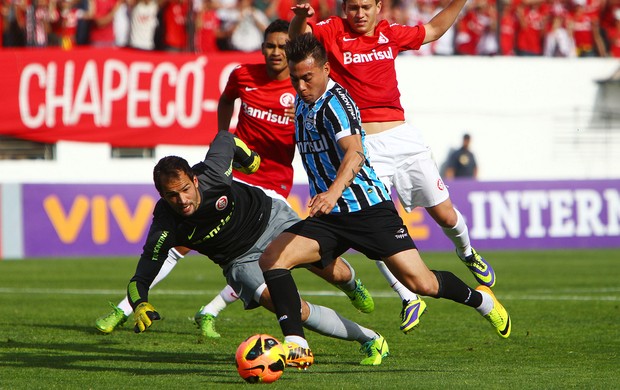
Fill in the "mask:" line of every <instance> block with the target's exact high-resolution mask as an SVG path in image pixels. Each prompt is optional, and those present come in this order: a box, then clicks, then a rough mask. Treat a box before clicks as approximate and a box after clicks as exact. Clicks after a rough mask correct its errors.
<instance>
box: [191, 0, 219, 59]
mask: <svg viewBox="0 0 620 390" xmlns="http://www.w3.org/2000/svg"><path fill="white" fill-rule="evenodd" d="M225 35H226V34H225V33H224V32H223V31H222V29H221V21H220V18H219V17H218V16H217V5H216V4H215V1H214V0H203V2H202V7H201V9H200V11H199V12H198V13H197V14H196V38H195V48H196V52H197V53H214V52H217V51H219V50H220V49H219V47H218V46H217V40H218V39H220V38H223V37H224V36H225Z"/></svg>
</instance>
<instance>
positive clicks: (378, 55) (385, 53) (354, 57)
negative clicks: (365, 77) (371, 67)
mask: <svg viewBox="0 0 620 390" xmlns="http://www.w3.org/2000/svg"><path fill="white" fill-rule="evenodd" d="M386 39H387V38H386ZM342 59H343V62H344V64H345V65H349V64H364V63H366V62H373V61H381V60H393V59H394V53H392V48H391V47H388V48H387V50H373V51H371V52H370V53H366V54H358V53H356V54H353V53H351V52H350V51H345V52H343V53H342Z"/></svg>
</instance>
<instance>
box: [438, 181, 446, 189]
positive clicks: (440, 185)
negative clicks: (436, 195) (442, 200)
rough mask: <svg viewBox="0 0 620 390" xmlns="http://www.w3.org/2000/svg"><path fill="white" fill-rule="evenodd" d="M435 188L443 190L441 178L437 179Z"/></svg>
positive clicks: (444, 186)
mask: <svg viewBox="0 0 620 390" xmlns="http://www.w3.org/2000/svg"><path fill="white" fill-rule="evenodd" d="M437 188H438V189H439V191H443V190H444V189H445V188H446V185H445V184H444V183H443V180H441V179H437Z"/></svg>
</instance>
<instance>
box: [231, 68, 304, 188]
mask: <svg viewBox="0 0 620 390" xmlns="http://www.w3.org/2000/svg"><path fill="white" fill-rule="evenodd" d="M222 95H224V96H226V97H227V98H228V99H231V100H233V99H237V98H239V99H241V109H240V111H239V122H238V123H237V130H236V132H235V134H237V136H238V137H239V138H241V139H242V140H243V141H244V142H245V143H246V144H247V145H248V147H250V149H252V150H254V151H255V152H256V153H258V154H259V155H260V157H261V164H260V169H259V171H258V172H257V173H255V174H252V175H244V174H242V173H240V172H237V171H235V173H234V175H235V177H236V178H238V179H240V180H243V181H244V182H246V183H249V184H253V185H258V186H261V187H264V188H267V189H270V190H274V191H276V192H277V193H279V194H281V195H282V196H284V197H285V198H286V197H288V195H289V193H290V192H291V186H292V185H293V157H294V156H295V143H294V138H295V126H294V122H293V120H291V119H289V118H288V117H286V116H284V108H285V107H287V106H289V105H292V104H294V101H295V90H294V89H293V85H292V84H291V80H289V79H285V80H273V79H271V78H270V77H269V75H268V74H267V69H266V67H265V64H251V65H239V66H238V67H236V68H235V69H234V70H233V71H232V73H231V74H230V76H229V78H228V83H227V84H226V88H225V89H224V92H222Z"/></svg>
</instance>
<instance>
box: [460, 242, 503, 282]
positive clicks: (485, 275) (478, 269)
mask: <svg viewBox="0 0 620 390" xmlns="http://www.w3.org/2000/svg"><path fill="white" fill-rule="evenodd" d="M459 258H461V257H460V256H459ZM461 261H462V262H463V263H464V264H465V265H466V266H467V268H469V271H470V272H471V273H472V274H473V275H474V278H476V280H477V281H478V283H480V284H482V285H484V286H487V287H493V286H495V271H493V267H491V264H489V263H488V262H487V261H486V260H485V259H484V257H482V256H480V255H479V254H478V252H476V250H475V249H474V248H471V255H469V256H467V257H466V258H464V259H463V258H461Z"/></svg>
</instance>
